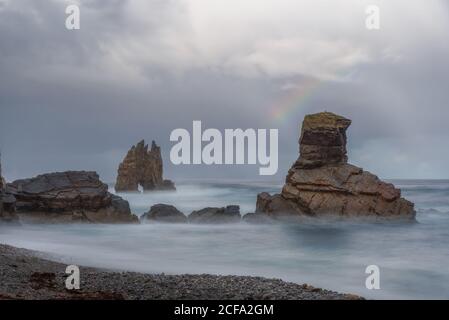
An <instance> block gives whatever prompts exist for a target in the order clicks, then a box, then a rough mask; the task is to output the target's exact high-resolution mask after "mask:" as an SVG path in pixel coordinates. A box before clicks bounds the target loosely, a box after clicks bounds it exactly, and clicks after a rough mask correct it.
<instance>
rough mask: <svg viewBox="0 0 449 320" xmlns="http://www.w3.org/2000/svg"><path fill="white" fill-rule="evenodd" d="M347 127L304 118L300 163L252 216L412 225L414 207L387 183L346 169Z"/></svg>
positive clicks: (325, 116) (337, 119)
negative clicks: (360, 219)
mask: <svg viewBox="0 0 449 320" xmlns="http://www.w3.org/2000/svg"><path fill="white" fill-rule="evenodd" d="M350 123H351V121H350V120H349V119H345V118H343V117H341V116H338V115H335V114H333V113H330V112H323V113H318V114H313V115H308V116H306V117H305V118H304V122H303V127H302V132H301V137H300V141H299V143H300V157H299V158H298V160H297V161H296V162H295V164H294V165H293V166H292V168H291V169H290V170H289V172H288V175H287V178H286V182H285V185H284V187H283V189H282V192H281V194H275V195H269V194H268V193H261V194H259V195H258V197H257V204H256V212H259V213H265V214H268V215H270V216H274V217H278V216H281V215H302V216H323V215H338V216H344V217H348V216H373V217H388V218H391V217H393V218H406V219H414V217H415V210H414V205H413V203H411V202H409V201H407V200H405V199H404V198H401V191H400V190H399V189H396V188H395V187H394V185H392V184H391V183H386V182H383V181H381V180H380V179H379V178H378V177H377V176H375V175H373V174H371V173H369V172H367V171H364V170H363V169H361V168H358V167H356V166H353V165H351V164H348V163H347V155H346V129H347V128H348V127H349V125H350Z"/></svg>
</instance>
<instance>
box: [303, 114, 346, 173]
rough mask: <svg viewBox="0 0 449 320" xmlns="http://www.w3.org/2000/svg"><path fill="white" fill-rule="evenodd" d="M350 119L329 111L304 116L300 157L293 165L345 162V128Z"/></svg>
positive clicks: (305, 165) (310, 165)
mask: <svg viewBox="0 0 449 320" xmlns="http://www.w3.org/2000/svg"><path fill="white" fill-rule="evenodd" d="M350 124H351V120H349V119H346V118H344V117H342V116H339V115H336V114H333V113H331V112H322V113H317V114H311V115H307V116H305V117H304V121H303V124H302V131H301V137H300V138H299V146H300V157H299V159H298V160H297V162H296V164H295V166H296V167H298V168H314V167H319V166H322V165H325V164H341V163H346V162H347V160H348V157H347V155H346V153H347V152H346V129H347V128H348V127H349V125H350Z"/></svg>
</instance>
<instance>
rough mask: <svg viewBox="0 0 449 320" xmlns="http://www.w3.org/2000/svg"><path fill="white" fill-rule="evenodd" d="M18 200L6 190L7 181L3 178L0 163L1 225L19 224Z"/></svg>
mask: <svg viewBox="0 0 449 320" xmlns="http://www.w3.org/2000/svg"><path fill="white" fill-rule="evenodd" d="M18 220H19V218H18V216H17V214H16V199H15V198H14V196H13V195H12V194H10V193H9V192H7V190H6V181H5V179H4V178H3V176H2V164H1V162H0V223H17V222H18Z"/></svg>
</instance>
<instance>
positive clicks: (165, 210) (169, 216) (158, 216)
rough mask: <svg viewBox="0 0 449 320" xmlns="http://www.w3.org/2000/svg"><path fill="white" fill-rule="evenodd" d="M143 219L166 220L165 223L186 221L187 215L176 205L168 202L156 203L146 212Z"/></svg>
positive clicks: (150, 220) (149, 220)
mask: <svg viewBox="0 0 449 320" xmlns="http://www.w3.org/2000/svg"><path fill="white" fill-rule="evenodd" d="M140 219H141V221H148V222H164V223H186V222H187V217H186V216H185V215H184V214H183V213H182V212H181V211H179V210H178V209H176V208H175V207H174V206H171V205H168V204H155V205H154V206H152V207H151V208H150V211H148V212H145V213H144V214H143V215H142V217H141V218H140Z"/></svg>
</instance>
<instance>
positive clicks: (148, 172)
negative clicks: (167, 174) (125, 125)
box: [115, 140, 175, 192]
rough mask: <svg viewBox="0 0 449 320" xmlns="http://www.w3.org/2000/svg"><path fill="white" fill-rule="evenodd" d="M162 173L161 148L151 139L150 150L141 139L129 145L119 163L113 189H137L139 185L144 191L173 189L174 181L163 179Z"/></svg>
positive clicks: (118, 190)
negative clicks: (133, 144) (129, 147)
mask: <svg viewBox="0 0 449 320" xmlns="http://www.w3.org/2000/svg"><path fill="white" fill-rule="evenodd" d="M162 174H163V164H162V156H161V148H160V147H159V146H157V145H156V143H155V142H154V141H153V142H152V144H151V150H148V145H145V141H144V140H142V141H140V142H139V143H138V144H136V145H135V146H132V147H131V149H130V150H129V151H128V153H127V155H126V157H125V159H123V161H122V163H120V166H119V169H118V176H117V182H116V184H115V190H116V191H117V192H120V191H139V186H141V187H142V188H143V190H144V191H149V190H175V185H174V183H173V182H172V181H170V180H163V177H162Z"/></svg>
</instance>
